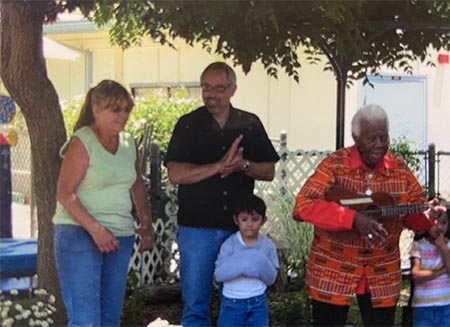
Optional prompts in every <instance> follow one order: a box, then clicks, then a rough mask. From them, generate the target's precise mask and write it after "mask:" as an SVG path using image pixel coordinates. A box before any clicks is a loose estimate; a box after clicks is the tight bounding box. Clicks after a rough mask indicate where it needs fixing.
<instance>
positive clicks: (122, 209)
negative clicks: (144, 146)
mask: <svg viewBox="0 0 450 327" xmlns="http://www.w3.org/2000/svg"><path fill="white" fill-rule="evenodd" d="M74 136H76V137H78V138H79V139H80V140H81V142H83V144H84V146H85V148H86V150H87V153H88V155H89V167H88V168H87V170H86V175H85V177H84V179H83V180H82V181H81V183H80V185H79V187H78V189H77V192H76V193H77V196H78V197H79V199H80V201H81V203H82V204H83V205H84V206H85V208H86V209H87V211H88V212H89V213H90V214H91V215H92V216H93V217H94V218H95V219H96V220H98V221H99V222H100V223H101V224H102V225H103V226H105V227H106V228H108V229H109V230H110V231H111V232H112V233H113V234H114V235H115V236H131V235H134V230H135V226H134V219H133V216H132V215H131V209H132V200H131V194H130V188H131V186H132V185H133V183H134V182H135V180H136V169H135V162H136V147H135V143H134V139H133V137H132V136H131V135H129V134H127V133H120V135H119V147H118V149H117V152H116V153H115V154H112V153H110V152H108V151H107V150H106V149H105V148H104V147H103V146H102V145H101V144H100V142H99V141H98V139H97V137H96V136H95V134H94V132H93V131H92V129H91V128H90V127H87V126H85V127H83V128H80V129H79V130H78V131H76V132H75V133H74V135H73V136H72V137H74ZM53 222H54V223H55V224H71V225H78V223H76V222H75V221H74V220H73V219H72V218H71V216H70V215H69V214H68V213H67V212H66V210H64V207H63V206H62V205H61V204H60V203H59V202H58V203H57V206H56V214H55V216H54V217H53Z"/></svg>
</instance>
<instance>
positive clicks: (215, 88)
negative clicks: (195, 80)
mask: <svg viewBox="0 0 450 327" xmlns="http://www.w3.org/2000/svg"><path fill="white" fill-rule="evenodd" d="M231 85H233V84H232V83H228V84H227V85H217V86H211V85H209V84H203V83H202V84H200V88H201V89H202V92H215V93H220V94H222V93H224V92H225V91H226V90H227V89H228V88H229V87H230V86H231ZM205 88H206V89H205Z"/></svg>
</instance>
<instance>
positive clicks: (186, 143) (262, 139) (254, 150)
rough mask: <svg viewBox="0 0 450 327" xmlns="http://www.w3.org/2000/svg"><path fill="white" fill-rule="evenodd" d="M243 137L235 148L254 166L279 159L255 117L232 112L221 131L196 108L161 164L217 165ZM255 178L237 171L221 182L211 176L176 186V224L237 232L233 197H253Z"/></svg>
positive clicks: (177, 130) (180, 123)
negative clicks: (196, 181)
mask: <svg viewBox="0 0 450 327" xmlns="http://www.w3.org/2000/svg"><path fill="white" fill-rule="evenodd" d="M240 134H242V135H243V136H244V137H243V139H242V141H241V143H240V144H239V146H240V147H243V148H244V154H243V156H244V158H245V159H248V160H250V161H255V162H277V161H278V160H279V159H280V158H279V156H278V154H277V152H276V151H275V149H274V147H273V145H272V143H271V142H270V140H269V138H268V136H267V133H266V131H265V130H264V127H263V125H262V124H261V121H260V120H259V118H258V117H257V116H256V115H254V114H252V113H249V112H246V111H243V110H240V109H235V108H231V111H230V116H229V117H228V120H227V122H226V124H225V126H224V127H223V129H221V128H220V126H219V124H218V123H217V121H216V120H215V119H214V118H213V116H212V115H211V114H210V113H209V111H208V110H207V109H206V107H201V108H199V109H197V110H195V111H193V112H191V113H189V114H187V115H184V116H183V117H181V118H180V119H179V120H178V122H177V124H176V125H175V129H174V131H173V134H172V138H171V140H170V143H169V147H168V150H167V155H166V158H165V163H166V164H167V163H168V162H170V161H173V162H188V163H193V164H199V165H202V164H208V163H214V162H217V161H219V160H220V159H221V158H222V157H223V156H224V155H225V153H226V152H227V151H228V149H229V148H230V146H231V144H232V143H233V141H234V140H235V139H236V137H238V136H239V135H240ZM254 185H255V180H254V179H253V178H250V177H248V176H246V175H245V174H244V173H242V172H235V173H233V174H231V175H229V176H228V177H226V178H221V177H220V175H218V174H217V175H215V176H212V177H210V178H208V179H205V180H203V181H201V182H198V183H194V184H185V185H179V188H178V206H179V209H178V224H179V225H182V226H188V227H198V228H215V229H225V230H236V226H235V224H234V223H233V218H232V211H231V210H232V207H233V203H234V199H239V198H242V197H243V196H245V195H247V194H252V193H253V188H254Z"/></svg>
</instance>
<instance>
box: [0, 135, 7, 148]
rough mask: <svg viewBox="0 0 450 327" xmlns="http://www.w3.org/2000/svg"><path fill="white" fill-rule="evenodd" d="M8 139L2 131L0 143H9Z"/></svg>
mask: <svg viewBox="0 0 450 327" xmlns="http://www.w3.org/2000/svg"><path fill="white" fill-rule="evenodd" d="M8 144H9V142H8V139H7V138H6V137H4V136H3V134H2V133H0V145H8Z"/></svg>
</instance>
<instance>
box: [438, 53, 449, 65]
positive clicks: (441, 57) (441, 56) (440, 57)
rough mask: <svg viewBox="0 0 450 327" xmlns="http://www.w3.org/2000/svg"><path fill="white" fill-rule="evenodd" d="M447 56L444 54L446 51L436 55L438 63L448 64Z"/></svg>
mask: <svg viewBox="0 0 450 327" xmlns="http://www.w3.org/2000/svg"><path fill="white" fill-rule="evenodd" d="M448 57H449V56H448V54H446V53H440V54H439V55H438V62H439V63H440V64H448V63H449V58H448Z"/></svg>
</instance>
